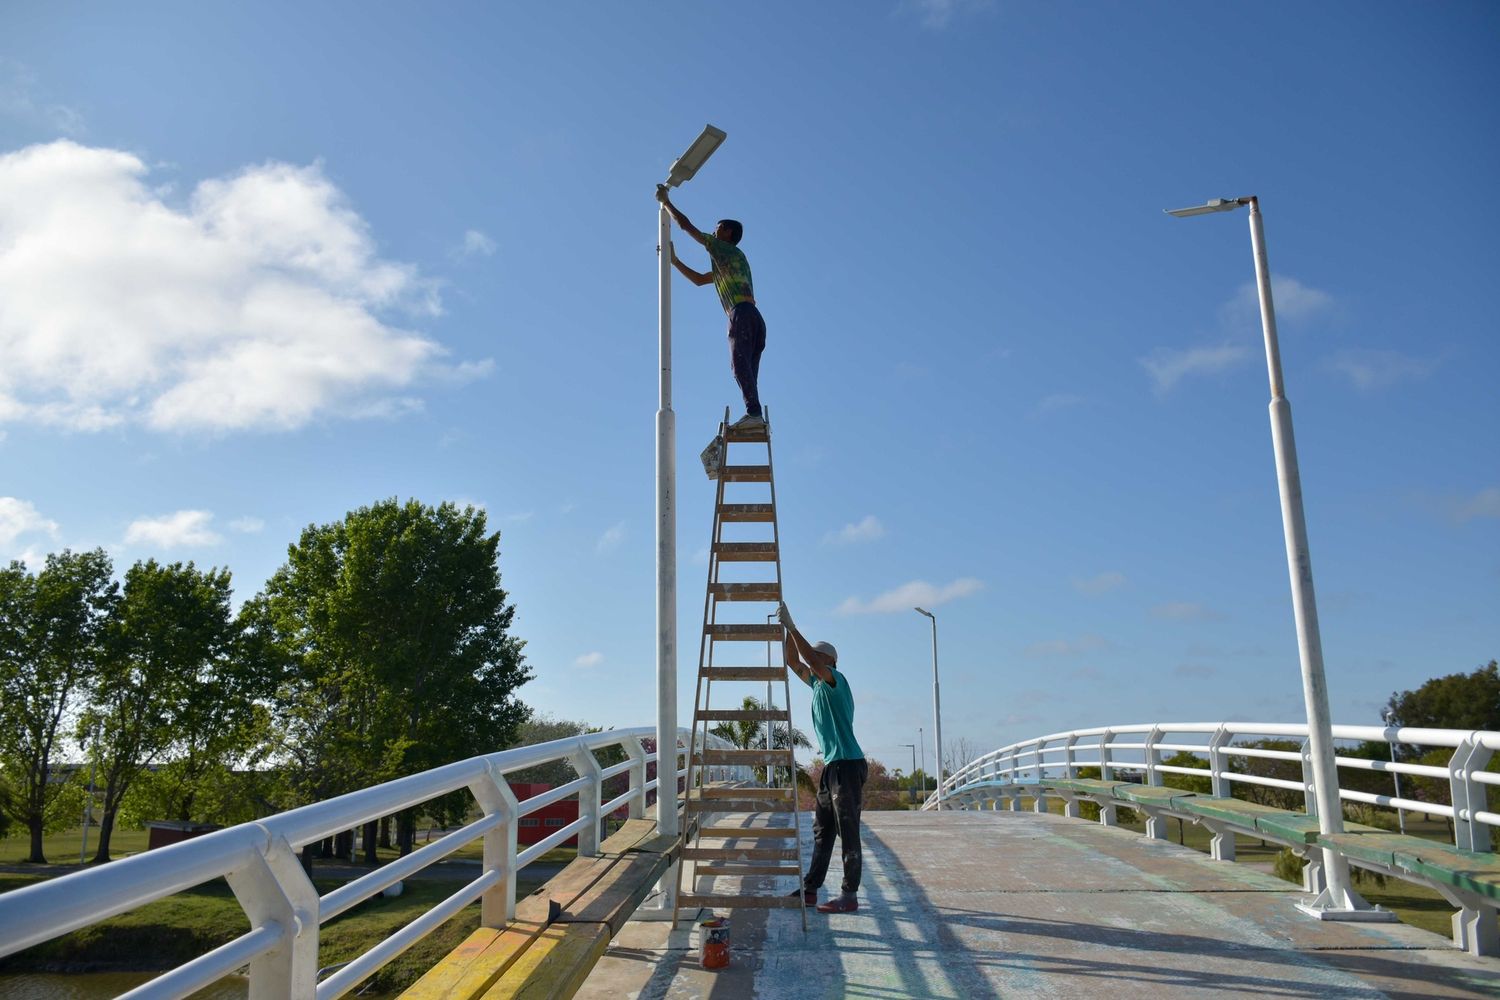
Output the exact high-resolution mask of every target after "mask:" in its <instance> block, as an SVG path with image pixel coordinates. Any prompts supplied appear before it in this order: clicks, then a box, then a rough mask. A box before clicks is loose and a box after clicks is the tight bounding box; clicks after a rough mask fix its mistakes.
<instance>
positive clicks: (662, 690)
mask: <svg viewBox="0 0 1500 1000" xmlns="http://www.w3.org/2000/svg"><path fill="white" fill-rule="evenodd" d="M723 141H724V132H723V130H722V129H716V128H714V127H713V126H712V125H709V126H707V127H706V128H704V130H703V132H702V133H701V134H700V135H699V136H698V138H697V139H695V140H694V141H693V144H692V145H691V146H689V147H688V148H687V152H685V153H683V154H682V155H681V156H679V157H678V158H677V160H676V161H675V162H674V163H673V164H672V166H671V168H670V170H668V172H667V184H668V185H669V186H671V187H677V186H678V185H679V184H681V183H683V182H684V181H687V180H690V179H691V178H692V177H693V175H694V174H696V173H697V172H698V170H699V168H701V167H702V166H703V164H704V163H706V162H707V161H708V158H709V157H710V156H712V155H713V152H714V150H716V149H718V148H719V144H720V143H722V142H723ZM656 264H657V268H656V288H657V299H656V302H657V338H658V347H659V374H658V383H657V384H658V388H659V390H660V402H659V403H658V405H657V410H656V759H657V764H656V766H657V772H658V774H660V775H661V776H662V778H661V782H662V783H661V788H660V789H659V790H658V791H657V795H656V829H657V832H659V833H661V834H662V835H663V836H668V837H675V836H676V835H677V831H678V823H677V795H676V782H675V781H674V780H672V778H671V776H672V775H675V774H676V773H677V757H676V749H677V508H676V504H675V500H674V498H675V496H676V493H677V414H675V413H673V412H672V216H671V215H670V214H668V212H667V206H666V205H657V212H656ZM691 749H692V748H691V746H689V753H691ZM668 789H671V792H672V793H671V794H667V791H668ZM660 884H661V888H662V892H661V904H660V906H661V911H662V912H663V913H672V912H674V911H675V909H676V906H677V871H676V868H675V866H674V867H673V868H672V869H670V870H669V871H668V872H667V874H666V876H665V877H663V879H662V881H661V883H660Z"/></svg>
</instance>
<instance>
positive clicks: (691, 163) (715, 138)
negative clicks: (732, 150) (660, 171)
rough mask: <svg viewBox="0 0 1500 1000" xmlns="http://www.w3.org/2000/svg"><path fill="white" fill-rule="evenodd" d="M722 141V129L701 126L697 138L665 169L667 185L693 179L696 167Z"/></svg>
mask: <svg viewBox="0 0 1500 1000" xmlns="http://www.w3.org/2000/svg"><path fill="white" fill-rule="evenodd" d="M723 142H724V130H723V129H719V128H714V127H713V126H712V125H705V126H703V131H702V132H700V133H698V138H696V139H694V140H693V144H692V145H691V146H689V147H688V148H687V152H686V153H683V154H682V155H681V156H679V157H678V158H677V159H675V160H673V161H672V166H671V169H669V170H668V171H667V187H677V186H678V185H679V184H681V183H683V182H684V181H690V180H692V179H693V175H694V174H696V173H697V172H698V168H699V167H701V166H703V164H705V163H707V162H708V158H709V157H710V156H713V155H714V150H716V149H718V148H719V146H721V145H722V144H723Z"/></svg>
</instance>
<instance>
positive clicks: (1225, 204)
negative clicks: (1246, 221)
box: [1162, 198, 1253, 219]
mask: <svg viewBox="0 0 1500 1000" xmlns="http://www.w3.org/2000/svg"><path fill="white" fill-rule="evenodd" d="M1252 200H1253V199H1250V198H1210V199H1209V200H1208V202H1207V203H1206V204H1203V205H1194V206H1193V207H1192V208H1166V209H1162V211H1164V212H1166V213H1167V214H1168V215H1171V216H1174V217H1176V218H1178V219H1188V218H1192V217H1193V216H1195V215H1212V214H1213V213H1214V212H1233V211H1234V210H1235V209H1237V208H1239V207H1240V206H1241V205H1248V204H1250V202H1251V201H1252Z"/></svg>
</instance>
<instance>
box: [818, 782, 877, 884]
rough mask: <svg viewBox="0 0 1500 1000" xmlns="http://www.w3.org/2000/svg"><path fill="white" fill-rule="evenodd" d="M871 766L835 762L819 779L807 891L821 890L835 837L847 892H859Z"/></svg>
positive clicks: (831, 856)
mask: <svg viewBox="0 0 1500 1000" xmlns="http://www.w3.org/2000/svg"><path fill="white" fill-rule="evenodd" d="M869 774H870V768H869V765H868V764H866V763H865V762H864V761H863V760H836V761H834V762H833V763H832V764H829V765H828V766H827V767H825V768H823V776H822V777H821V778H819V779H818V800H817V805H816V806H815V807H814V809H813V856H812V863H811V864H810V865H808V866H807V877H806V878H804V879H803V880H802V888H803V889H804V890H809V889H818V888H821V887H822V885H823V879H824V878H825V877H827V875H828V862H829V861H831V860H833V838H834V837H838V839H839V845H840V847H841V848H842V854H843V859H844V885H843V889H844V892H845V893H847V894H849V895H853V894H854V893H856V892H858V891H859V877H860V874H861V871H862V869H863V867H864V858H863V855H862V854H861V853H860V849H859V811H860V809H862V808H864V804H865V778H867V777H868V776H869Z"/></svg>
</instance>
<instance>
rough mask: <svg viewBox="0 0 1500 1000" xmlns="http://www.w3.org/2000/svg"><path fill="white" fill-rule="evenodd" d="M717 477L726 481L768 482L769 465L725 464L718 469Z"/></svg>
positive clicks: (769, 475)
mask: <svg viewBox="0 0 1500 1000" xmlns="http://www.w3.org/2000/svg"><path fill="white" fill-rule="evenodd" d="M719 478H720V479H721V480H723V481H724V482H726V483H769V482H770V481H771V467H770V466H769V465H726V466H724V467H723V468H722V469H720V470H719Z"/></svg>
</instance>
